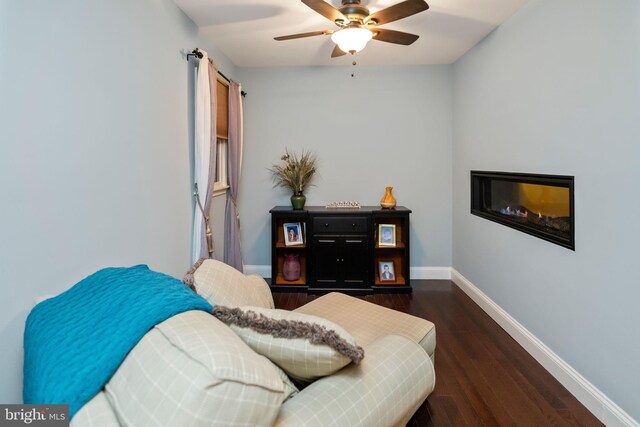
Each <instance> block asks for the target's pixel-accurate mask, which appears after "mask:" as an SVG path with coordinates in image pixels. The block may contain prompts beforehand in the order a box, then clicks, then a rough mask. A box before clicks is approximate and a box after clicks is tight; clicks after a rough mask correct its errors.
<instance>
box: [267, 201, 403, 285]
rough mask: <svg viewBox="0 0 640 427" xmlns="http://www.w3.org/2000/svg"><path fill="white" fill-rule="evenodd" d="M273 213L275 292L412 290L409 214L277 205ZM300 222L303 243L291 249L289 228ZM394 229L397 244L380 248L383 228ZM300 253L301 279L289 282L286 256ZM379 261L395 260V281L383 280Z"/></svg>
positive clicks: (399, 211)
mask: <svg viewBox="0 0 640 427" xmlns="http://www.w3.org/2000/svg"><path fill="white" fill-rule="evenodd" d="M270 213H271V272H272V274H271V275H272V278H271V288H272V290H273V291H284V292H309V293H325V292H330V291H340V292H345V293H351V294H370V293H374V292H390V293H408V292H411V285H410V274H409V214H410V213H411V211H410V210H409V209H407V208H405V207H402V206H398V207H396V208H395V209H381V208H379V207H371V206H368V207H362V208H360V209H334V208H324V207H317V206H308V207H307V208H306V209H304V210H293V209H292V208H291V207H288V206H276V207H274V208H273V209H271V211H270ZM288 223H294V224H297V223H299V224H300V226H301V230H302V234H303V236H302V237H303V244H302V245H295V246H287V245H286V243H285V236H284V234H285V232H284V224H288ZM380 224H383V225H393V226H394V227H395V230H396V234H395V240H396V242H395V245H394V246H384V245H383V246H380V245H378V228H379V225H380ZM289 254H293V255H294V256H295V255H297V258H298V259H299V260H300V278H299V279H298V280H295V281H287V280H285V279H284V274H283V268H284V264H285V255H289ZM380 261H387V262H389V261H392V262H393V266H394V270H395V280H394V281H381V280H380V275H379V270H378V265H379V262H380Z"/></svg>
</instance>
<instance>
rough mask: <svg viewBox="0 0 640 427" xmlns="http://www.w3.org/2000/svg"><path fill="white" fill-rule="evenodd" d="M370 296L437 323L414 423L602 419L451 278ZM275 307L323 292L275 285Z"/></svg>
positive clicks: (557, 423)
mask: <svg viewBox="0 0 640 427" xmlns="http://www.w3.org/2000/svg"><path fill="white" fill-rule="evenodd" d="M411 284H412V287H413V294H403V295H400V294H386V295H380V294H377V295H368V296H363V297H358V298H362V299H364V300H366V301H369V302H372V303H375V304H379V305H382V306H385V307H389V308H392V309H395V310H399V311H403V312H405V313H410V314H413V315H415V316H419V317H422V318H425V319H428V320H430V321H432V322H433V323H434V324H435V325H436V342H437V346H436V358H435V359H436V363H435V367H436V388H435V390H434V391H433V393H431V395H430V396H429V398H428V399H427V402H426V403H425V404H424V405H422V407H421V408H420V409H419V410H418V411H417V412H416V414H415V415H414V416H413V418H412V419H411V421H410V422H409V424H408V426H421V427H422V426H438V427H440V426H465V425H468V426H601V425H603V424H602V423H600V422H599V421H598V420H597V419H596V418H595V417H594V416H593V415H592V414H591V413H590V412H589V411H588V410H587V409H586V408H585V407H584V406H583V405H582V404H581V403H580V402H578V401H577V400H576V399H575V397H573V396H572V395H571V394H570V393H569V392H568V391H567V390H566V389H565V388H564V387H563V386H562V385H561V384H560V383H559V382H558V381H556V380H555V379H554V378H553V377H552V376H551V374H549V373H548V372H547V371H546V370H545V369H544V368H543V367H542V366H541V365H540V364H539V363H538V362H536V361H535V360H534V359H533V357H531V356H530V355H529V354H528V353H527V352H526V351H525V350H524V349H523V348H522V347H521V346H520V345H519V344H518V343H517V342H516V341H514V340H513V339H512V338H511V337H510V336H509V335H508V334H507V333H506V332H505V331H504V330H503V329H502V328H501V327H500V326H498V324H497V323H496V322H494V321H493V319H491V318H490V317H489V316H488V315H487V314H486V313H485V312H484V311H482V309H480V307H478V306H477V305H476V304H475V303H474V302H473V301H472V300H471V299H470V298H469V297H468V296H467V295H466V294H465V293H464V292H463V291H461V290H460V289H459V288H458V287H457V286H456V285H454V284H453V282H451V281H449V280H416V281H412V282H411ZM273 298H274V301H275V304H276V307H277V308H283V309H288V310H291V309H294V308H296V307H299V306H301V305H303V304H306V303H307V302H309V301H311V300H313V299H315V298H317V296H315V295H307V294H306V293H274V294H273Z"/></svg>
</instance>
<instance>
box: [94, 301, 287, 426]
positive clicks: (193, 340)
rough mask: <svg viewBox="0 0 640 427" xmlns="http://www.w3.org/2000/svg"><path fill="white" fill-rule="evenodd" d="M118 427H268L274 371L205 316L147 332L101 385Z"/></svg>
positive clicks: (274, 400)
mask: <svg viewBox="0 0 640 427" xmlns="http://www.w3.org/2000/svg"><path fill="white" fill-rule="evenodd" d="M105 389H106V393H107V397H108V399H109V401H110V403H111V406H112V407H113V409H114V411H115V412H116V414H117V416H118V418H119V420H120V423H121V424H122V425H132V426H143V425H156V426H211V425H251V426H254V425H255V426H271V425H272V424H273V421H274V419H275V417H276V416H277V414H278V411H279V409H280V406H281V405H282V402H283V401H284V399H285V397H286V396H285V391H284V390H285V386H284V384H283V380H282V378H281V377H280V375H279V373H278V371H277V370H276V369H275V368H274V366H273V364H272V363H271V362H270V361H269V360H268V359H267V358H265V357H263V356H261V355H259V354H257V353H255V352H254V351H253V350H251V349H250V348H249V347H248V346H247V345H246V344H245V343H244V342H242V340H241V339H240V338H238V336H237V335H236V334H234V333H233V332H232V331H231V330H230V329H229V328H228V327H227V326H226V325H225V324H223V323H222V322H220V321H219V320H217V319H216V318H214V317H213V316H211V315H210V314H207V313H204V312H198V311H189V312H186V313H183V314H180V315H177V316H174V317H172V318H170V319H168V320H166V321H164V322H163V323H161V324H159V325H157V326H156V327H155V328H154V329H152V330H151V331H149V332H148V333H147V334H146V335H145V336H144V337H143V338H142V340H141V341H140V342H139V343H138V345H137V346H136V347H134V348H133V350H132V351H131V352H130V353H129V355H128V356H127V358H126V359H125V360H124V362H123V363H122V365H121V366H120V368H119V369H118V370H117V371H116V373H115V375H114V376H113V378H112V379H111V380H110V381H109V383H107V385H106V387H105Z"/></svg>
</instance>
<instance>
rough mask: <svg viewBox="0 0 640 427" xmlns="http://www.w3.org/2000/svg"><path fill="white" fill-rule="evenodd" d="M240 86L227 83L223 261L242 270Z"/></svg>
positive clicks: (234, 83)
mask: <svg viewBox="0 0 640 427" xmlns="http://www.w3.org/2000/svg"><path fill="white" fill-rule="evenodd" d="M241 92H242V88H241V87H240V85H239V84H238V83H236V82H233V81H232V82H231V83H229V146H228V161H229V166H228V171H229V191H228V192H227V206H226V211H225V232H224V262H225V263H227V264H229V265H230V266H232V267H235V268H236V269H237V270H239V271H242V252H241V250H240V213H239V211H238V205H237V200H238V186H239V183H240V169H241V165H242V120H243V119H242V98H241V96H240V95H241Z"/></svg>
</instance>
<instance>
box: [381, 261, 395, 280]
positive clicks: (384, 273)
mask: <svg viewBox="0 0 640 427" xmlns="http://www.w3.org/2000/svg"><path fill="white" fill-rule="evenodd" d="M378 275H379V276H380V281H381V282H395V281H396V270H395V268H394V265H393V261H391V260H380V261H378Z"/></svg>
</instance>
